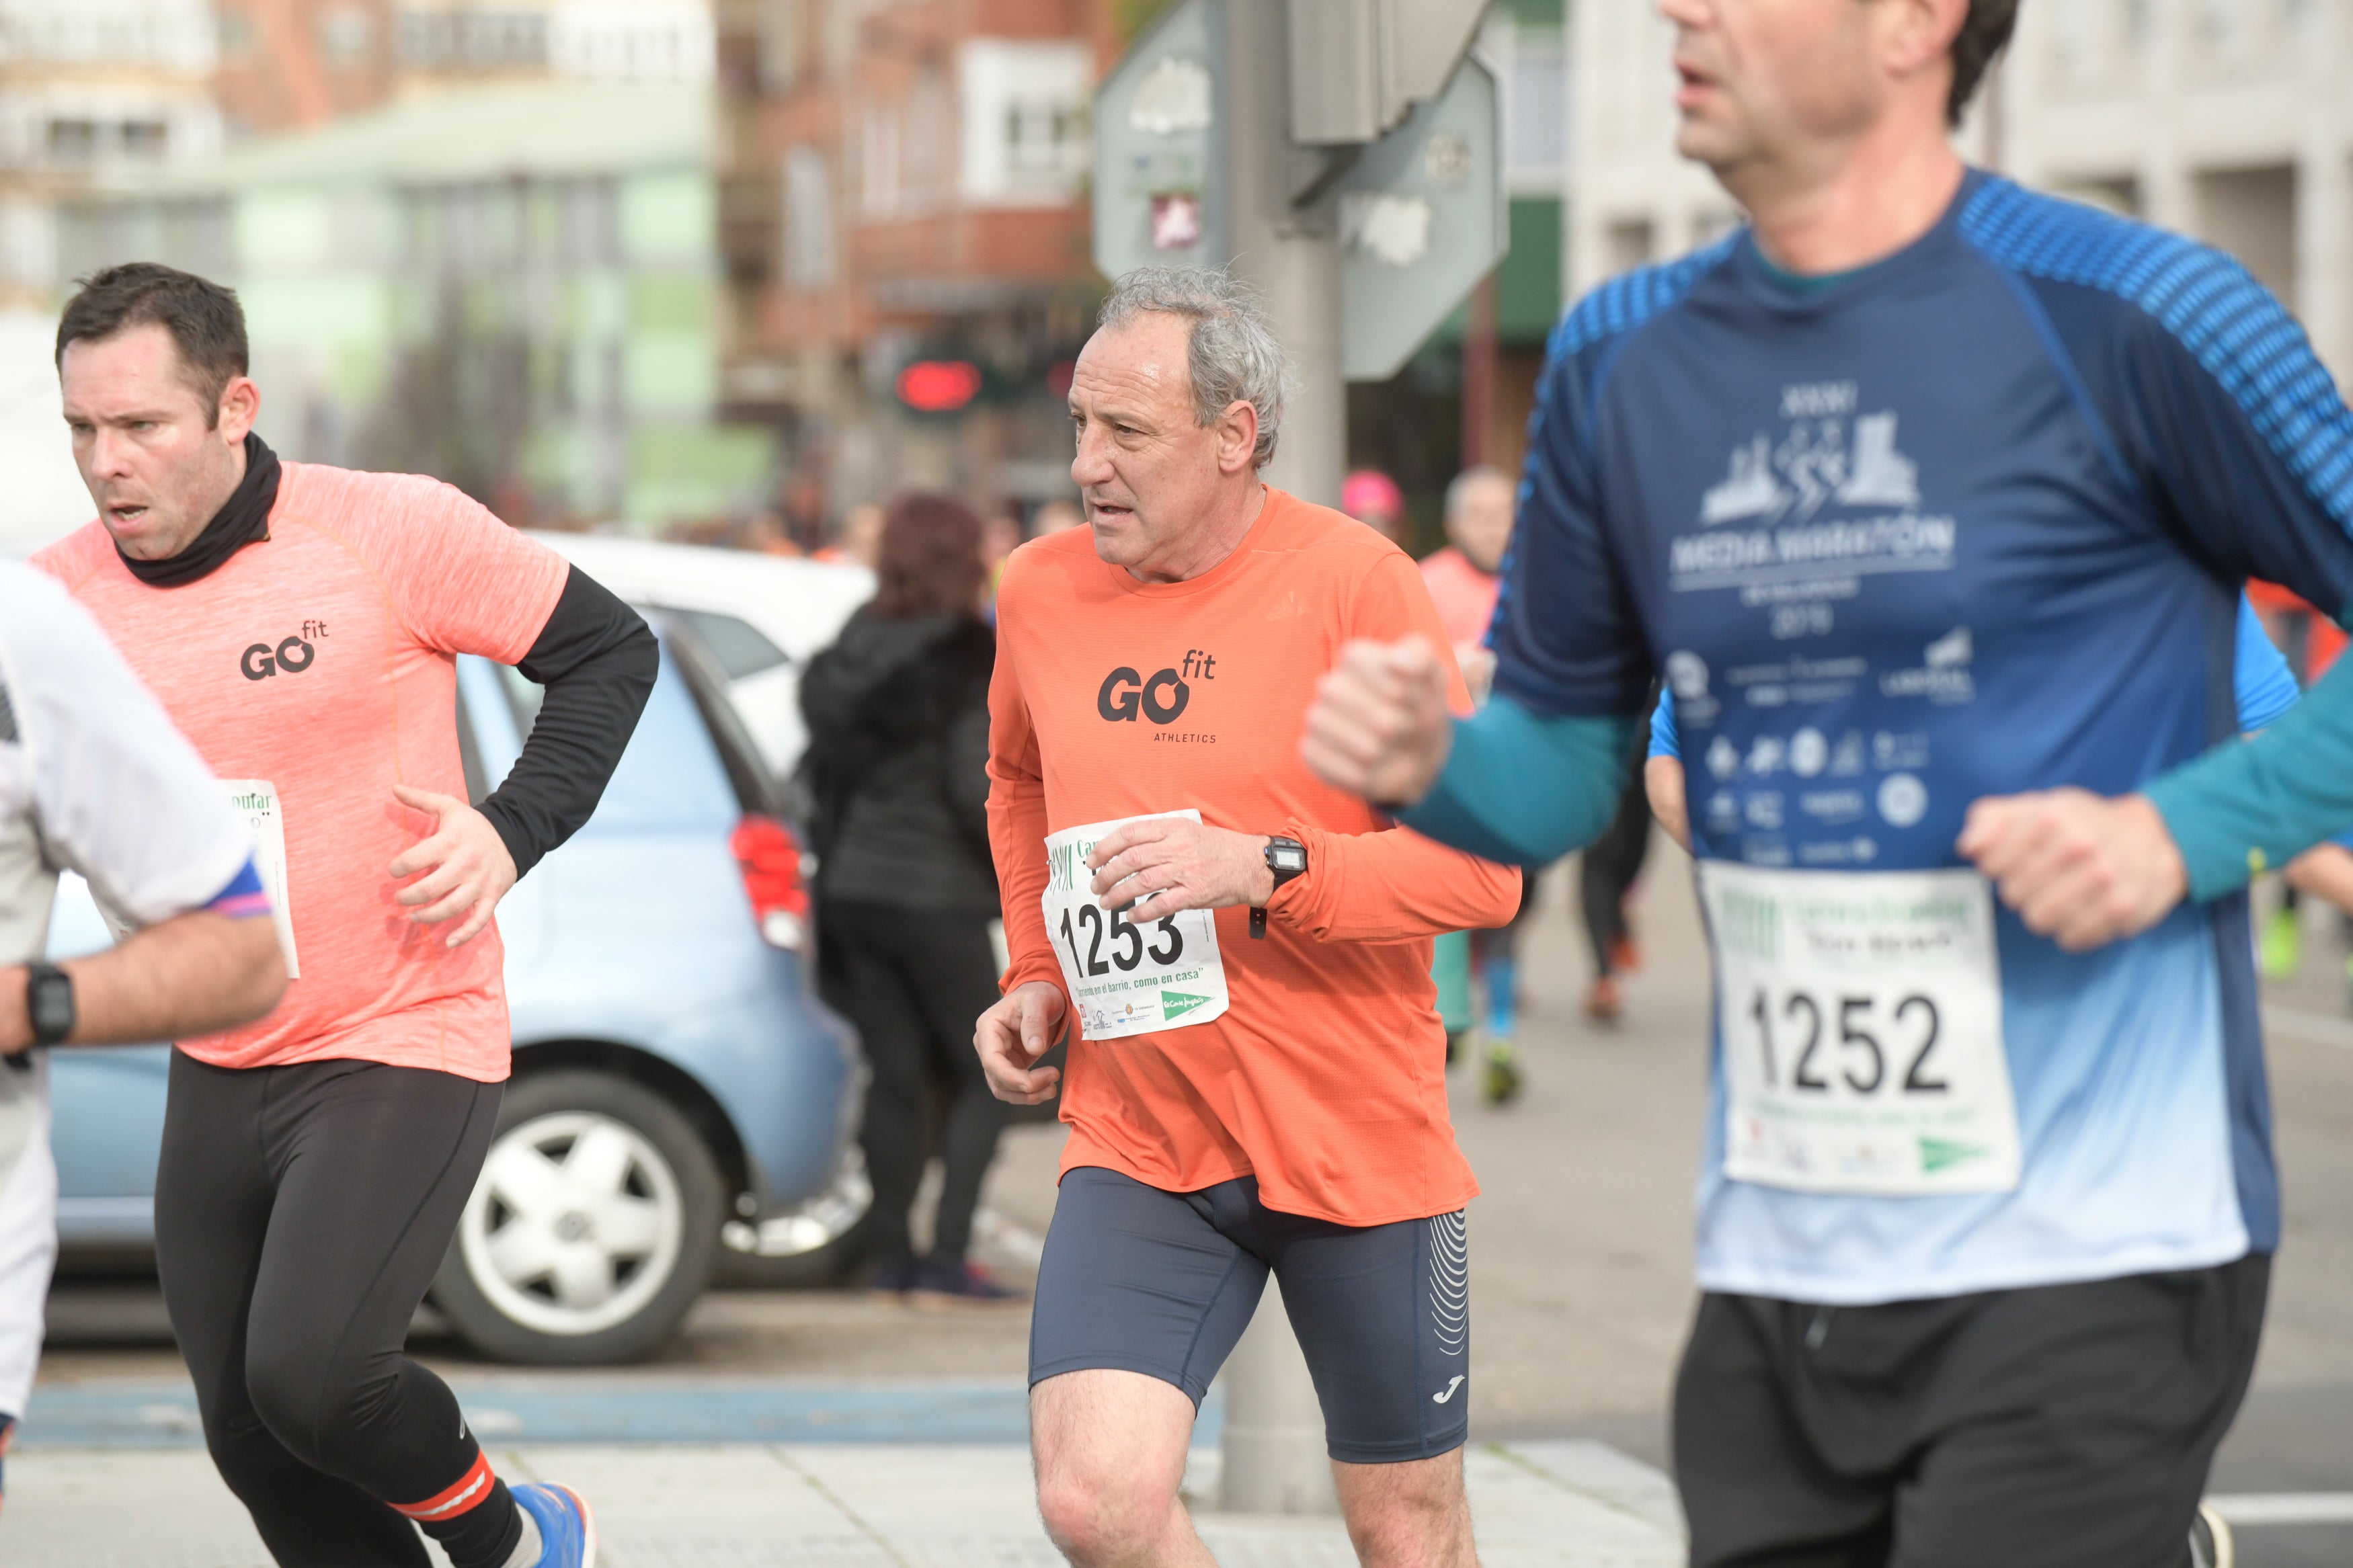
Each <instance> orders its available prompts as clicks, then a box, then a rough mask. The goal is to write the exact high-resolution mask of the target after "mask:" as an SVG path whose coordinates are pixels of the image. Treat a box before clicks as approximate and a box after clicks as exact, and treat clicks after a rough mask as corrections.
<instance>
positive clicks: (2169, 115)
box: [1567, 0, 2353, 380]
mask: <svg viewBox="0 0 2353 1568" xmlns="http://www.w3.org/2000/svg"><path fill="white" fill-rule="evenodd" d="M1575 13H1576V15H1575V47H1574V49H1573V50H1572V51H1571V59H1572V64H1571V67H1570V68H1571V71H1572V74H1573V77H1574V81H1575V86H1574V89H1573V92H1572V99H1573V101H1574V102H1575V104H1576V110H1577V113H1576V133H1575V144H1576V150H1575V153H1574V166H1575V170H1576V174H1575V179H1574V181H1573V187H1574V190H1575V194H1576V199H1575V201H1574V203H1573V213H1572V216H1571V219H1570V223H1569V243H1568V247H1567V280H1568V285H1569V289H1570V291H1571V293H1572V295H1574V294H1576V293H1581V292H1582V291H1583V290H1585V289H1588V288H1590V287H1592V286H1593V285H1594V284H1595V283H1598V282H1599V281H1600V280H1601V279H1604V278H1607V277H1609V276H1610V275H1611V274H1612V273H1615V272H1620V271H1623V270H1624V269H1625V268H1629V267H1632V266H1636V265H1639V264H1641V263H1642V262H1645V261H1650V260H1654V259H1658V258H1662V257H1669V256H1674V255H1679V254H1681V253H1683V251H1686V250H1689V249H1691V248H1692V247H1694V246H1696V245H1699V244H1702V243H1704V242H1705V241H1706V240H1708V239H1711V238H1713V237H1715V236H1716V235H1718V234H1720V233H1722V232H1723V231H1724V230H1725V229H1726V228H1728V227H1729V226H1732V225H1733V224H1735V223H1736V222H1738V221H1739V215H1738V213H1737V212H1736V210H1735V209H1734V207H1733V205H1732V203H1731V200H1730V198H1728V197H1727V196H1725V194H1724V193H1723V191H1722V190H1721V189H1720V188H1719V187H1718V186H1717V185H1716V184H1715V180H1714V179H1713V178H1712V177H1711V176H1710V175H1709V174H1708V173H1707V171H1706V170H1704V169H1703V168H1700V167H1698V166H1697V165H1695V164H1692V163H1685V162H1684V161H1683V160H1682V159H1680V158H1678V157H1676V156H1675V153H1674V132H1675V110H1674V104H1673V89H1674V81H1673V75H1672V68H1671V67H1670V65H1669V58H1670V53H1671V51H1672V45H1673V34H1672V28H1671V27H1670V26H1668V25H1667V24H1666V23H1664V22H1663V21H1662V20H1661V19H1660V18H1659V16H1658V15H1657V13H1656V12H1655V10H1653V8H1652V7H1651V6H1649V5H1616V4H1607V3H1598V0H1588V3H1587V4H1583V5H1577V6H1576V7H1575ZM1961 144H1962V147H1963V150H1964V152H1965V153H1968V155H1969V156H1970V157H1971V158H1972V159H1973V160H1975V161H1977V162H1978V163H1983V164H1985V165H1987V166H1989V167H1992V168H1995V169H1998V170H2000V171H2001V172H2002V173H2005V174H2010V175H2011V176H2013V177H2014V178H2017V179H2019V180H2021V181H2022V182H2024V183H2025V184H2030V185H2033V186H2036V187H2038V188H2042V189H2045V190H2052V191H2056V192H2059V193H2062V194H2063V195H2070V196H2073V197H2076V198H2078V199H2081V200H2084V201H2090V202H2095V203H2098V204H2100V205H2105V206H2109V207H2112V208H2115V209H2116V210H2119V211H2123V212H2127V213H2131V214H2134V215H2136V216H2142V217H2146V218H2147V219H2149V220H2150V221H2152V222H2155V223H2158V224H2161V225H2163V226H2166V227H2168V228H2172V229H2176V230H2179V231H2180V232H2182V233H2185V234H2189V235H2193V236H2195V237H2198V238H2200V239H2203V240H2205V241H2207V242H2209V243H2211V244H2213V245H2216V246H2219V247H2221V248H2223V249H2225V250H2228V251H2230V252H2231V253H2232V254H2233V255H2235V256H2236V257H2238V258H2239V259H2240V260H2241V261H2242V262H2244V263H2245V264H2246V266H2247V267H2248V268H2249V269H2250V270H2252V271H2253V273H2254V274H2255V276H2257V277H2258V278H2260V279H2263V281H2264V282H2265V283H2266V284H2268V285H2270V286H2271V288H2272V289H2274V291H2275V292H2277V293H2278V294H2279V296H2280V297H2281V299H2283V300H2285V301H2286V302H2287V303H2288V305H2289V308H2290V309H2292V310H2295V312H2296V313H2297V314H2298V315H2299V316H2300V317H2301V318H2302V320H2303V321H2304V323H2305V325H2306V330H2307V331H2309V332H2310V333H2311V335H2312V338H2313V342H2314V344H2315V346H2316V348H2317V349H2318V351H2319V353H2320V355H2321V357H2322V359H2323V360H2324V361H2326V362H2327V363H2328V364H2329V365H2330V366H2331V367H2332V368H2333V369H2334V370H2335V371H2336V372H2337V376H2338V378H2339V379H2340V380H2347V379H2348V378H2353V5H2345V4H2343V3H2342V0H2034V3H2033V4H2030V5H2024V6H2022V7H2021V9H2020V21H2019V28H2018V35H2017V37H2016V39H2015V41H2014V42H2013V44H2012V46H2011V47H2010V53H2009V55H2008V56H2007V57H2006V58H2005V59H2004V61H2003V62H2002V64H2001V65H2000V67H1999V68H1997V70H1996V72H1995V74H1994V76H1993V78H1992V79H1991V80H1990V81H1989V84H1988V87H1987V89H1986V90H1985V91H1984V92H1983V93H1981V94H1980V96H1979V101H1978V104H1977V105H1976V106H1974V108H1973V109H1972V111H1971V114H1970V117H1969V121H1968V123H1967V124H1965V125H1964V127H1963V128H1962V133H1961Z"/></svg>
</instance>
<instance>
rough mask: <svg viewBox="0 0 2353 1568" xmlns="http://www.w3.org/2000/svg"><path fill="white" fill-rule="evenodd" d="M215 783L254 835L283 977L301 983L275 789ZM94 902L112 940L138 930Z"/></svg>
mask: <svg viewBox="0 0 2353 1568" xmlns="http://www.w3.org/2000/svg"><path fill="white" fill-rule="evenodd" d="M214 784H215V786H216V788H218V789H219V790H220V791H221V792H222V793H223V794H225V795H227V797H228V804H229V809H230V810H232V811H234V812H236V813H237V816H238V817H239V818H240V819H242V820H243V821H244V823H245V825H246V827H247V829H248V831H249V832H250V833H251V834H252V836H253V869H254V872H255V874H256V875H257V876H259V878H260V879H261V886H262V889H263V890H264V891H265V892H267V893H268V894H269V918H270V923H271V924H272V925H274V926H275V927H276V928H277V931H278V951H279V952H282V953H284V954H285V955H286V978H287V979H289V980H300V979H301V978H302V968H301V965H300V964H299V963H296V962H295V961H294V910H293V907H292V905H291V904H290V902H289V901H288V896H287V892H286V819H285V818H284V817H283V816H280V814H279V809H278V786H277V785H276V784H271V783H270V782H269V780H268V779H216V780H215V781H214ZM94 892H95V889H93V893H94ZM95 901H96V903H97V904H98V912H99V916H100V919H102V920H104V921H106V929H107V930H108V931H111V933H113V936H114V940H115V941H117V942H121V941H123V940H125V939H126V938H128V937H129V936H130V935H131V933H132V931H137V930H138V929H139V928H138V927H137V926H136V925H135V924H133V923H132V920H131V918H130V916H128V915H126V914H124V913H123V912H122V911H121V910H118V909H115V908H114V907H113V906H112V905H111V904H109V903H108V902H107V901H106V900H104V899H96V900H95Z"/></svg>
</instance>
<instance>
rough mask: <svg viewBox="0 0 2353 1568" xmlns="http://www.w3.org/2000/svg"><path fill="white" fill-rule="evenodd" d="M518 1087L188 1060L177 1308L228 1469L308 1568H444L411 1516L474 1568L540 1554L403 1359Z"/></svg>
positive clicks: (296, 1560) (450, 1416)
mask: <svg viewBox="0 0 2353 1568" xmlns="http://www.w3.org/2000/svg"><path fill="white" fill-rule="evenodd" d="M499 1093H500V1086H499V1085H497V1084H494V1083H476V1082H473V1081H472V1080H471V1079H462V1078H459V1077H456V1076H455V1075H453V1074H450V1073H443V1072H434V1071H431V1070H429V1069H426V1068H396V1067H385V1066H382V1065H380V1064H378V1063H375V1062H361V1061H321V1062H305V1063H301V1064H298V1065H295V1066H292V1067H271V1068H244V1069H234V1068H218V1067H212V1066H209V1065H207V1064H206V1063H204V1062H200V1061H197V1060H196V1059H195V1058H193V1057H189V1056H186V1055H184V1054H183V1053H181V1052H179V1051H174V1052H173V1053H172V1076H171V1097H170V1100H169V1102H168V1105H167V1108H166V1110H165V1112H164V1149H163V1156H162V1160H161V1163H160V1164H159V1166H158V1169H157V1171H156V1179H155V1255H156V1263H157V1267H158V1268H159V1270H160V1271H161V1273H162V1275H163V1281H164V1305H165V1306H166V1307H167V1308H169V1309H170V1311H171V1314H172V1330H173V1332H174V1334H176V1335H177V1336H178V1338H179V1342H180V1353H181V1354H182V1355H183V1356H185V1358H186V1359H187V1363H188V1372H189V1373H190V1375H191V1376H193V1377H194V1378H195V1384H196V1404H197V1406H198V1408H199V1410H200V1411H201V1413H202V1415H203V1416H204V1426H205V1444H206V1447H209V1448H210V1449H211V1450H212V1456H213V1462H214V1464H216V1465H217V1466H218V1467H219V1468H220V1473H221V1479H223V1480H225V1481H227V1483H228V1487H229V1489H230V1490H231V1491H233V1492H235V1493H236V1494H237V1499H238V1500H239V1501H241V1502H243V1503H244V1504H245V1506H246V1508H247V1510H248V1511H250V1512H251V1513H252V1515H253V1522H254V1526H255V1528H256V1529H257V1530H259V1531H260V1533H261V1539H262V1542H264V1544H266V1545H267V1546H268V1547H269V1551H270V1554H271V1555H272V1556H274V1557H275V1558H276V1559H277V1560H278V1561H279V1562H280V1563H283V1564H287V1565H289V1568H297V1565H300V1568H331V1565H332V1568H378V1565H379V1564H382V1565H385V1568H428V1564H429V1563H430V1559H429V1558H428V1557H427V1554H426V1550H425V1543H424V1542H421V1541H419V1540H418V1539H417V1532H416V1531H415V1530H413V1529H411V1528H410V1524H409V1519H410V1518H412V1517H416V1518H418V1521H419V1523H420V1524H421V1526H422V1527H423V1528H424V1529H425V1530H426V1531H427V1533H429V1534H431V1535H433V1536H434V1537H435V1538H436V1539H437V1540H438V1541H439V1542H441V1544H442V1546H443V1547H444V1549H445V1550H447V1551H448V1553H449V1557H450V1561H451V1562H452V1563H455V1564H457V1568H477V1565H478V1564H498V1563H504V1562H505V1561H506V1559H507V1557H508V1556H509V1555H510V1554H512V1552H513V1551H514V1547H515V1543H516V1542H517V1541H518V1540H519V1539H520V1538H521V1535H522V1521H521V1518H520V1516H519V1514H518V1513H517V1511H516V1508H515V1504H514V1500H513V1499H512V1497H510V1496H509V1495H508V1493H507V1489H506V1487H505V1485H504V1483H502V1482H500V1481H498V1480H496V1479H494V1478H491V1477H490V1476H489V1473H488V1471H487V1469H486V1468H483V1467H482V1465H481V1449H480V1446H479V1445H478V1444H477V1443H476V1442H475V1441H474V1438H473V1436H472V1435H471V1434H470V1432H469V1431H468V1430H467V1427H466V1424H465V1420H464V1418H463V1417H462V1416H461V1415H459V1411H458V1401H457V1397H456V1395H454V1394H451V1393H450V1392H449V1388H448V1384H444V1383H443V1382H442V1381H441V1380H440V1379H439V1378H438V1377H436V1376H434V1375H433V1374H432V1373H429V1372H427V1371H426V1370H425V1369H424V1368H423V1367H421V1366H419V1365H417V1363H415V1362H413V1361H410V1360H409V1359H408V1358H407V1357H406V1355H404V1354H403V1353H402V1346H403V1344H404V1342H406V1338H407V1334H408V1322H409V1319H410V1318H411V1317H412V1316H413V1315H414V1314H415V1312H416V1310H417V1303H418V1302H419V1301H420V1300H423V1299H424V1296H425V1290H426V1288H427V1286H428V1285H430V1284H431V1283H432V1280H433V1275H434V1271H435V1270H436V1269H438V1268H439V1267H440V1264H441V1258H442V1255H443V1254H444V1253H445V1252H446V1251H447V1250H448V1246H449V1237H451V1235H452V1234H453V1233H455V1231H456V1229H457V1226H458V1216H459V1213H460V1212H461V1211H462V1210H463V1209H464V1207H465V1204H466V1199H467V1196H468V1194H470V1193H471V1192H472V1190H473V1186H474V1178H475V1176H476V1175H477V1174H478V1173H480V1170H481V1168H482V1159H483V1156H484V1155H485V1154H487V1153H488V1152H489V1151H490V1145H491V1133H492V1131H494V1129H495V1126H496V1123H497V1121H498V1112H499ZM401 1510H407V1512H406V1516H404V1513H403V1512H402V1511H401ZM420 1515H422V1516H424V1517H420Z"/></svg>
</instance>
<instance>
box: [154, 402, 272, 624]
mask: <svg viewBox="0 0 2353 1568" xmlns="http://www.w3.org/2000/svg"><path fill="white" fill-rule="evenodd" d="M277 504H278V454H277V453H275V452H273V451H271V450H270V449H269V447H266V446H264V445H263V444H262V440H261V437H259V436H257V435H255V434H253V433H252V432H251V431H249V430H248V431H247V432H246V437H245V478H244V479H243V480H242V481H240V482H239V483H238V485H237V491H236V493H235V494H233V495H231V496H230V497H229V498H228V500H227V503H226V504H225V505H223V506H222V508H221V509H220V510H218V511H216V512H215V513H214V514H213V520H212V521H210V522H208V523H206V524H205V531H203V532H202V533H199V534H197V535H196V537H195V540H193V541H192V542H190V543H189V545H188V547H187V548H186V549H185V550H183V551H181V552H179V553H178V554H177V555H167V556H165V557H164V559H163V560H161V561H141V560H138V559H136V558H134V557H132V556H129V555H123V556H122V563H123V564H124V565H125V566H128V567H129V568H131V574H132V576H133V577H136V578H138V579H139V580H140V581H141V582H142V583H144V584H147V585H148V586H149V587H151V588H179V587H185V585H186V584H190V583H194V582H195V581H197V580H198V579H199V578H203V577H208V576H210V575H212V574H213V573H214V572H216V571H217V570H218V569H219V567H220V565H221V563H223V562H225V561H227V559H228V558H229V557H230V556H232V555H234V554H236V553H237V552H238V551H240V550H242V549H244V548H245V547H246V546H247V545H248V544H258V543H259V542H261V541H263V540H265V539H268V538H269V509H270V508H271V507H273V506H275V505H277ZM115 553H116V554H118V555H122V551H121V547H120V546H117V547H116V549H115Z"/></svg>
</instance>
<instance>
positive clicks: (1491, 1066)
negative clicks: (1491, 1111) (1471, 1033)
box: [1483, 1037, 1520, 1105]
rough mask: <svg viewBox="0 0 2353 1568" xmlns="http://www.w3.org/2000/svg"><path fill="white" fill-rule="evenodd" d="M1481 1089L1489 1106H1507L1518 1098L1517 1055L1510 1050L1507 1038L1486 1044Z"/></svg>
mask: <svg viewBox="0 0 2353 1568" xmlns="http://www.w3.org/2000/svg"><path fill="white" fill-rule="evenodd" d="M1483 1087H1484V1088H1485V1089H1486V1091H1487V1103H1488V1104H1490V1105H1509V1104H1511V1103H1512V1101H1514V1100H1517V1099H1518V1098H1519V1097H1520V1058H1519V1053H1518V1052H1516V1051H1514V1050H1513V1049H1512V1042H1511V1040H1510V1039H1509V1038H1508V1037H1506V1038H1499V1039H1492V1040H1489V1041H1488V1042H1487V1070H1486V1074H1485V1078H1484V1085H1483Z"/></svg>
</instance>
